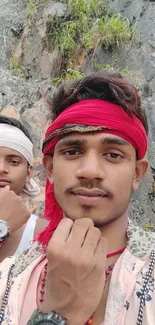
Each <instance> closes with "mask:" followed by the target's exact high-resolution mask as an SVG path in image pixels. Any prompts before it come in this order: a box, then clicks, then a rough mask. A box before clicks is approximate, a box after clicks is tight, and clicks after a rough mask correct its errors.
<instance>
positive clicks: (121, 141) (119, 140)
mask: <svg viewBox="0 0 155 325" xmlns="http://www.w3.org/2000/svg"><path fill="white" fill-rule="evenodd" d="M101 142H102V143H103V144H116V145H120V146H126V145H128V146H130V143H129V142H127V141H126V140H124V139H122V138H112V137H107V138H103V139H101Z"/></svg>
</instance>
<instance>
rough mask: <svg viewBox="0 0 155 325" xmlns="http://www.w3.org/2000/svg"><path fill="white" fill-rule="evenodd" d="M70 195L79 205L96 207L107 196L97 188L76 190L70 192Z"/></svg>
mask: <svg viewBox="0 0 155 325" xmlns="http://www.w3.org/2000/svg"><path fill="white" fill-rule="evenodd" d="M71 193H72V194H73V195H74V196H75V198H76V199H77V200H78V201H79V203H80V204H82V205H85V206H95V205H98V204H100V203H101V200H103V199H104V198H105V197H107V194H106V193H105V192H103V191H102V190H99V189H97V188H93V189H90V190H88V189H85V188H77V189H74V190H73V191H71Z"/></svg>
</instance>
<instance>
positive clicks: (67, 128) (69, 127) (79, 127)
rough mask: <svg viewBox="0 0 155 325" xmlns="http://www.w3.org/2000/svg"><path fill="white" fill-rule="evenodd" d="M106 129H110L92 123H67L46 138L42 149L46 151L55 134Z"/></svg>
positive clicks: (61, 134)
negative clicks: (91, 124)
mask: <svg viewBox="0 0 155 325" xmlns="http://www.w3.org/2000/svg"><path fill="white" fill-rule="evenodd" d="M104 129H106V130H107V129H109V130H110V128H107V127H104V126H90V125H78V124H77V125H73V124H66V125H65V126H64V127H63V128H61V129H57V130H55V131H54V132H53V133H52V134H51V135H50V136H49V137H48V138H47V139H45V140H44V142H43V146H42V151H44V149H45V147H46V145H47V144H48V143H49V142H50V141H51V140H52V139H53V138H54V137H55V136H63V135H65V134H69V133H71V132H80V133H87V132H96V131H102V130H104Z"/></svg>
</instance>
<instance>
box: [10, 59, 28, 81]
mask: <svg viewBox="0 0 155 325" xmlns="http://www.w3.org/2000/svg"><path fill="white" fill-rule="evenodd" d="M9 67H10V69H11V70H13V71H14V73H15V75H16V76H17V77H22V78H25V73H24V71H23V69H22V67H21V66H20V64H19V62H18V60H17V59H16V57H12V58H11V59H10V61H9Z"/></svg>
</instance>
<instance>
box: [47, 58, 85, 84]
mask: <svg viewBox="0 0 155 325" xmlns="http://www.w3.org/2000/svg"><path fill="white" fill-rule="evenodd" d="M84 76H85V73H82V72H80V71H79V70H74V69H73V66H72V63H71V62H70V64H69V66H68V67H67V68H66V70H63V72H62V74H61V76H60V77H57V78H53V79H52V81H51V83H52V85H54V86H56V87H57V86H59V85H60V84H61V83H63V82H66V81H69V80H74V79H80V78H82V77H84Z"/></svg>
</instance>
